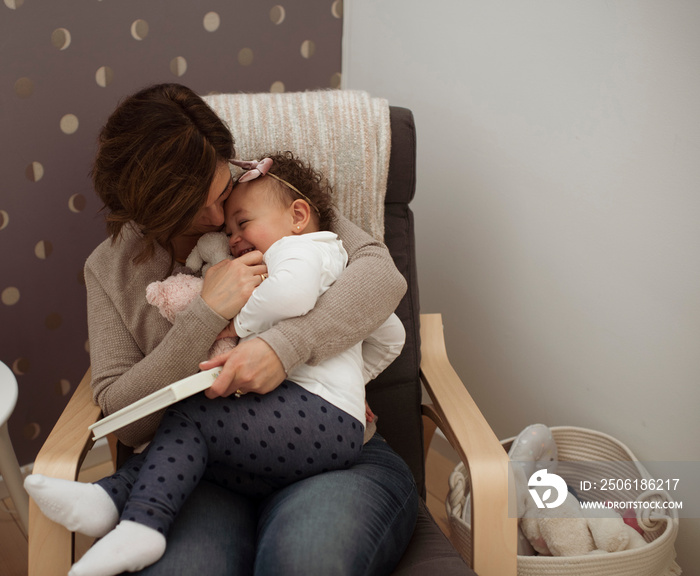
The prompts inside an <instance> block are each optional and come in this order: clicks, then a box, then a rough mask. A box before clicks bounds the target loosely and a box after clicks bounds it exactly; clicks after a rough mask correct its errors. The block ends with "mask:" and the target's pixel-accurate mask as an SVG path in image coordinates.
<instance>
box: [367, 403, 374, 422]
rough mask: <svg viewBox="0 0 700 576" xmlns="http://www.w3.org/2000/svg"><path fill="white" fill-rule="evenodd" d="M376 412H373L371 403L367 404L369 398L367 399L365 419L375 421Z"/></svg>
mask: <svg viewBox="0 0 700 576" xmlns="http://www.w3.org/2000/svg"><path fill="white" fill-rule="evenodd" d="M374 418H375V416H374V412H372V409H371V408H370V407H369V404H367V400H365V419H366V420H367V422H374Z"/></svg>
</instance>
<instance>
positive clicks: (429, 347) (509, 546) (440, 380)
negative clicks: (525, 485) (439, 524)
mask: <svg viewBox="0 0 700 576" xmlns="http://www.w3.org/2000/svg"><path fill="white" fill-rule="evenodd" d="M420 324H421V328H420V334H421V356H422V359H421V380H422V382H423V385H424V386H425V388H426V390H427V392H428V394H429V395H430V398H431V399H432V402H433V404H432V406H430V405H428V406H424V407H423V414H424V416H427V417H428V418H430V419H431V420H432V421H433V422H434V423H435V424H436V425H437V427H438V428H440V430H442V432H443V433H444V435H445V436H446V438H447V440H448V441H449V442H450V444H451V445H452V447H453V448H454V449H455V450H456V451H457V453H458V454H459V456H460V458H461V459H462V462H463V463H464V466H465V467H466V469H467V471H468V472H469V481H470V485H471V502H472V505H471V512H472V521H471V525H472V537H473V551H472V558H473V564H474V565H473V566H472V568H473V569H474V571H475V572H476V573H477V574H479V576H515V574H516V572H517V519H516V518H510V517H509V515H508V489H509V488H508V487H509V483H508V474H509V467H508V455H507V453H506V452H505V450H504V449H503V446H501V443H500V442H499V441H498V438H497V437H496V435H495V434H494V432H493V430H491V427H490V426H489V425H488V423H487V422H486V419H485V418H484V416H483V415H482V414H481V411H480V410H479V408H478V407H477V405H476V403H475V402H474V400H473V399H472V397H471V396H470V395H469V393H468V392H467V389H466V388H465V386H464V384H463V383H462V381H461V380H460V378H459V376H458V375H457V373H456V372H455V371H454V369H453V368H452V366H451V365H450V362H449V359H448V358H447V351H446V348H445V339H444V335H443V328H442V316H441V315H440V314H421V318H420Z"/></svg>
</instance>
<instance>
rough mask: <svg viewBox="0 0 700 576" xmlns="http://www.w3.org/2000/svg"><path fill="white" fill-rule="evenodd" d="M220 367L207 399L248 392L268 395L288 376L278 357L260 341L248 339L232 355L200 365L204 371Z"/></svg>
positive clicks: (224, 355) (225, 355)
mask: <svg viewBox="0 0 700 576" xmlns="http://www.w3.org/2000/svg"><path fill="white" fill-rule="evenodd" d="M216 366H223V369H222V370H221V374H219V376H218V377H217V379H216V380H215V381H214V384H212V385H211V387H210V388H209V389H208V390H207V391H206V392H205V394H206V396H207V398H217V397H219V396H230V395H231V394H235V393H239V394H245V393H247V392H256V393H258V394H267V393H268V392H271V391H272V390H274V389H275V388H277V386H279V385H280V384H281V383H282V382H283V381H284V379H285V378H286V377H287V374H286V372H285V371H284V367H283V366H282V362H280V359H279V358H278V357H277V354H275V352H274V350H272V348H270V347H269V346H268V344H267V342H265V341H264V340H261V339H260V338H253V339H252V340H246V341H245V342H242V343H240V344H239V345H238V346H236V347H235V348H234V349H233V350H231V351H230V352H226V353H225V354H221V355H219V356H215V357H214V358H212V359H211V360H207V361H206V362H202V363H201V364H200V365H199V367H200V368H201V369H202V370H209V369H210V368H215V367H216Z"/></svg>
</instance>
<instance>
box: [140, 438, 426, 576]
mask: <svg viewBox="0 0 700 576" xmlns="http://www.w3.org/2000/svg"><path fill="white" fill-rule="evenodd" d="M417 508H418V494H417V491H416V487H415V484H414V482H413V477H412V475H411V472H410V470H409V468H408V466H406V464H405V463H404V461H403V460H402V459H401V458H400V457H399V456H398V455H397V454H396V453H395V452H394V451H393V450H392V449H391V448H390V447H389V446H388V444H386V442H384V440H383V439H381V437H379V436H377V435H375V437H374V438H372V440H370V441H369V442H368V443H367V444H365V446H364V448H363V449H362V453H361V455H360V458H359V460H358V462H357V463H356V464H355V465H354V466H352V467H351V468H349V469H347V470H339V471H334V472H326V473H323V474H319V475H317V476H313V477H311V478H307V479H304V480H300V481H299V482H296V483H294V484H292V485H290V486H287V487H285V488H283V489H281V490H279V491H277V492H275V493H274V494H272V495H271V496H268V497H267V498H265V499H263V500H255V499H251V498H247V497H244V496H241V495H238V494H235V493H233V492H230V491H228V490H226V489H224V488H219V487H217V486H215V485H214V484H211V483H209V482H206V481H204V482H202V483H200V485H199V486H198V487H197V488H196V489H195V491H194V492H193V493H192V495H191V496H190V498H189V499H188V500H187V502H186V504H185V506H184V508H183V509H182V511H181V512H180V514H179V516H178V517H177V520H176V521H175V525H174V526H173V529H172V531H171V532H170V535H169V536H168V546H167V550H166V552H165V555H164V556H163V558H162V559H161V560H159V561H158V562H157V563H156V564H153V565H152V566H149V567H148V568H146V569H145V570H143V571H142V572H139V574H141V575H142V576H190V575H192V574H206V575H207V576H253V575H255V576H294V575H297V574H298V575H303V576H315V575H317V574H324V575H325V574H333V575H334V576H336V575H337V576H344V575H357V576H360V575H363V576H364V575H368V576H369V575H385V574H390V573H391V571H392V570H393V568H394V567H395V566H396V564H397V563H398V561H399V560H400V558H401V556H402V555H403V552H404V550H405V548H406V546H407V544H408V541H409V540H410V538H411V535H412V533H413V528H414V525H415V520H416V514H417Z"/></svg>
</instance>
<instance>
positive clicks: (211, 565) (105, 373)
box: [85, 85, 417, 576]
mask: <svg viewBox="0 0 700 576" xmlns="http://www.w3.org/2000/svg"><path fill="white" fill-rule="evenodd" d="M233 156H234V150H233V140H232V137H231V135H230V133H229V132H228V129H227V128H226V127H225V126H224V124H223V123H222V122H221V121H220V120H219V118H218V117H217V116H216V114H214V113H213V112H212V111H211V109H209V108H208V106H207V105H206V104H205V103H204V102H203V101H202V99H201V98H199V97H198V96H197V95H196V94H194V93H193V92H192V91H191V90H189V89H187V88H185V87H183V86H179V85H157V86H154V87H151V88H147V89H145V90H142V91H141V92H139V93H137V94H135V95H133V96H131V97H130V98H128V99H126V100H125V101H124V102H122V103H121V104H120V105H119V107H118V108H117V109H116V110H115V112H114V113H113V114H112V116H111V117H110V118H109V120H108V121H107V124H106V125H105V127H104V128H103V130H102V132H101V134H100V139H99V150H98V153H97V157H96V160H95V166H94V169H93V181H94V185H95V189H96V191H97V193H98V194H99V195H100V197H101V199H102V200H103V202H104V210H105V212H106V219H107V226H108V231H109V233H110V236H111V238H110V239H108V240H106V241H105V242H103V243H102V244H101V245H100V246H98V247H97V248H96V249H95V251H94V252H93V254H92V255H91V256H90V257H89V258H88V261H87V263H86V267H85V278H86V285H87V292H88V328H89V334H90V353H91V362H92V374H93V382H92V385H93V391H94V397H95V400H96V402H97V403H98V404H99V405H100V406H101V408H102V410H103V412H104V413H105V414H110V413H112V412H114V411H116V410H118V409H120V408H122V407H123V406H125V405H127V404H130V403H131V402H133V401H135V400H137V399H139V398H141V397H143V396H145V395H146V394H149V393H151V392H153V391H154V390H157V389H159V388H161V387H163V386H165V385H167V384H169V383H171V382H173V381H175V380H178V379H180V378H183V377H185V376H187V375H190V374H192V373H194V372H196V371H197V369H198V363H199V362H200V361H201V360H202V359H203V358H205V356H206V352H207V350H208V349H209V347H210V346H211V344H212V342H213V341H214V339H215V338H216V336H217V335H218V334H219V332H220V331H221V330H222V329H223V328H224V327H225V326H226V325H227V324H228V322H229V320H230V319H231V318H232V317H233V316H235V315H236V314H237V312H238V311H239V310H240V308H241V307H242V306H243V304H244V303H245V302H246V301H247V300H248V298H249V296H250V294H251V293H252V291H253V289H254V288H255V287H256V286H257V285H258V284H260V282H261V281H262V278H263V276H262V274H264V273H265V272H266V268H265V266H264V264H263V263H262V255H261V254H260V252H257V251H254V252H248V253H247V254H244V255H243V256H241V257H239V258H236V259H235V260H233V261H224V262H222V263H220V264H218V265H217V266H214V267H212V268H211V269H210V270H209V271H208V272H207V274H206V276H205V279H204V287H203V290H202V294H201V296H200V297H199V298H198V299H197V300H195V302H194V303H193V305H192V306H191V307H190V308H189V309H188V311H187V312H186V313H184V314H182V315H180V317H178V319H177V320H176V321H175V323H174V324H173V325H171V324H169V323H168V322H167V321H166V320H165V319H164V318H162V317H161V316H160V314H159V313H158V312H157V310H156V309H155V307H151V306H149V305H148V304H147V303H146V300H145V291H146V286H147V285H148V284H149V283H150V282H152V281H154V280H162V279H163V278H164V277H165V276H167V275H168V274H169V273H171V272H172V271H173V269H175V268H176V267H177V266H178V263H181V262H183V261H184V259H185V258H186V257H187V255H188V254H189V252H190V251H191V249H192V248H193V247H194V245H195V244H196V242H197V240H198V239H199V237H200V236H201V235H202V234H203V233H205V232H208V231H212V230H219V229H220V228H221V226H222V224H223V221H224V216H223V214H224V212H223V206H224V202H225V201H226V199H227V197H228V195H229V194H230V191H231V187H232V184H233V183H232V180H231V175H230V171H229V169H228V159H229V158H232V157H233ZM333 231H334V232H336V233H337V234H338V235H339V236H340V238H341V239H342V241H343V245H344V247H345V249H346V250H347V252H348V255H349V264H348V267H347V269H346V271H345V272H344V273H343V274H342V275H341V276H340V278H339V279H338V281H337V282H336V283H335V284H334V285H333V287H331V289H329V290H328V291H327V292H326V293H325V294H324V295H323V296H322V297H321V298H320V299H319V301H318V304H317V306H316V307H315V308H314V309H313V311H311V312H310V313H309V314H307V315H306V316H304V317H302V318H296V319H290V320H287V321H284V322H281V323H279V324H278V325H277V326H275V327H274V328H272V329H270V330H268V331H267V332H265V333H263V334H261V335H260V336H259V337H258V338H255V339H253V340H250V341H247V342H244V343H242V344H241V345H239V346H238V347H236V348H234V350H233V351H231V352H230V353H229V354H228V355H227V356H226V357H220V358H218V359H215V360H213V361H211V362H208V363H204V364H202V367H203V368H210V367H212V366H214V365H221V364H223V371H222V373H221V375H220V376H219V378H218V379H217V380H216V382H215V383H214V385H213V386H212V388H211V389H210V390H209V391H208V392H207V395H208V396H210V397H216V396H228V395H229V394H232V393H246V392H257V393H261V394H264V393H267V392H270V391H271V390H274V389H275V388H276V387H277V386H278V385H279V384H280V383H281V382H282V381H283V380H284V379H285V376H286V374H287V372H289V371H290V370H291V369H292V368H294V367H295V366H297V365H299V364H302V363H311V364H314V363H318V362H319V361H321V360H324V359H325V358H328V357H330V356H333V355H335V354H337V353H339V352H340V351H342V350H344V349H346V348H348V347H349V346H351V345H352V344H354V343H356V342H358V341H360V340H362V339H364V338H365V337H366V336H368V335H369V334H370V333H371V332H372V331H373V330H375V329H376V328H377V327H379V326H380V325H381V324H382V322H383V321H384V320H385V319H386V318H387V317H388V316H389V315H390V314H391V312H393V310H394V309H395V308H396V306H397V304H398V302H399V300H400V298H401V296H402V295H403V292H404V290H405V282H404V280H403V278H402V277H401V275H400V274H399V273H398V271H397V270H396V269H395V267H394V266H393V262H392V261H391V258H390V256H389V254H388V252H387V250H386V248H385V247H384V246H383V245H382V244H381V243H378V242H376V241H374V240H373V239H372V238H370V237H369V236H368V235H366V234H364V233H363V232H362V231H360V230H359V229H358V228H356V227H355V226H354V225H352V224H351V223H350V222H349V221H347V220H346V219H345V218H343V217H342V216H339V217H338V221H337V223H336V224H335V226H334V228H333ZM368 278H371V279H372V280H371V282H368V281H367V279H368ZM379 295H380V296H379ZM366 302H372V307H371V308H367V307H366ZM359 310H361V314H358V311H359ZM193 328H194V329H193ZM160 417H161V414H157V415H154V416H152V417H149V418H145V419H143V420H141V421H139V422H136V423H134V424H132V425H130V426H128V427H126V428H124V429H122V430H121V431H120V432H119V439H120V440H121V441H122V442H123V443H124V444H126V445H128V446H132V447H135V448H137V447H139V446H140V445H142V444H144V443H146V442H148V441H149V440H150V438H151V437H152V435H153V433H154V431H155V429H156V427H157V424H158V421H159V419H160ZM416 506H417V495H416V491H415V486H414V485H413V480H412V477H411V473H410V471H409V470H408V468H407V467H406V465H405V463H404V462H403V461H402V460H401V459H400V458H399V457H398V456H397V455H396V454H395V453H393V452H392V451H391V449H390V448H389V447H388V446H387V445H386V444H385V443H384V442H383V441H382V440H381V438H378V437H374V438H372V439H371V440H369V441H368V442H367V443H366V444H365V446H364V448H363V451H362V455H361V457H360V460H359V462H358V463H357V464H356V465H355V466H353V467H352V468H350V469H349V470H344V471H337V472H330V473H326V474H321V475H318V476H314V477H312V478H308V479H306V480H303V481H300V482H298V483H296V484H294V485H292V486H290V487H287V488H284V489H282V490H279V491H277V492H275V493H274V494H272V495H271V496H269V497H267V498H265V499H262V500H255V499H251V498H245V497H242V496H240V495H237V494H234V493H231V492H227V491H225V490H222V489H220V488H217V487H215V486H213V485H211V484H207V483H204V482H203V483H201V484H200V487H199V488H197V489H196V490H195V492H194V493H193V495H192V496H191V497H190V499H189V500H188V501H187V504H186V507H185V509H184V510H183V511H182V513H181V514H180V516H179V517H178V521H177V522H176V524H175V527H174V528H173V531H172V532H171V534H170V537H169V545H168V549H167V552H166V554H165V556H164V557H163V558H162V559H161V560H160V561H159V562H158V563H157V564H155V565H153V566H151V567H149V568H148V569H146V570H145V571H143V572H142V573H143V574H151V575H159V574H168V575H172V574H194V573H196V571H197V570H200V571H201V572H202V573H205V574H208V575H212V576H218V575H222V576H223V575H227V576H228V575H238V574H256V575H257V574H259V575H263V574H285V575H286V574H297V573H298V574H306V575H308V574H386V573H389V572H390V571H391V569H392V568H393V566H394V565H395V564H396V562H397V561H398V559H399V558H400V557H401V554H402V553H403V550H404V548H405V546H406V544H407V542H408V540H409V538H410V535H411V533H412V531H413V524H414V521H415V514H416Z"/></svg>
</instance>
